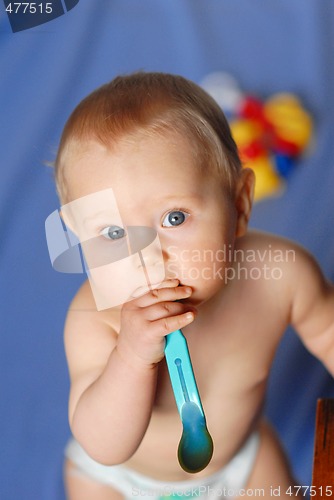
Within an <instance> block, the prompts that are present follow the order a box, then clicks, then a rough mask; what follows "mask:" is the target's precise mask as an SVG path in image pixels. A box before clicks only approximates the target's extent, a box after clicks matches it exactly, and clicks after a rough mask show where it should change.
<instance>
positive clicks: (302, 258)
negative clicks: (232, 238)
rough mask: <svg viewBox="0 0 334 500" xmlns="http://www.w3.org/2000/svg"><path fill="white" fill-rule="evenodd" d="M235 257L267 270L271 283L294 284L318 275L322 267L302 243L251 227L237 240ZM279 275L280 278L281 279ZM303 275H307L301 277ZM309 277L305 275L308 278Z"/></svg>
mask: <svg viewBox="0 0 334 500" xmlns="http://www.w3.org/2000/svg"><path fill="white" fill-rule="evenodd" d="M235 260H236V262H240V261H241V262H242V263H244V264H248V266H249V267H250V268H256V267H261V266H262V267H261V269H262V270H264V271H267V276H270V277H274V279H267V278H266V280H265V281H268V284H269V285H271V284H272V283H273V282H277V283H276V284H277V286H283V287H286V286H291V285H293V286H291V288H295V285H296V282H298V283H301V282H303V281H305V282H307V281H309V280H314V279H317V278H318V277H319V276H320V275H321V270H320V268H319V265H318V263H317V261H316V259H315V258H314V257H313V256H312V255H311V254H310V253H309V252H308V250H307V249H305V248H304V247H303V246H301V245H300V244H298V243H296V242H295V241H293V240H290V239H288V238H284V237H282V236H277V235H275V234H271V233H266V232H261V231H256V230H251V231H249V232H248V233H247V234H246V235H245V236H243V237H242V238H239V240H238V241H237V242H236V246H235ZM277 277H278V278H279V279H277ZM301 277H303V279H301ZM304 278H305V279H304Z"/></svg>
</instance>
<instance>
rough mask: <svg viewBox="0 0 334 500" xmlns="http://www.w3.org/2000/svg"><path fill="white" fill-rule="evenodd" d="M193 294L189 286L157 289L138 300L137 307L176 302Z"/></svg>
mask: <svg viewBox="0 0 334 500" xmlns="http://www.w3.org/2000/svg"><path fill="white" fill-rule="evenodd" d="M191 294H192V289H191V288H190V287H189V286H176V287H171V288H156V289H154V290H151V291H150V292H148V293H146V294H145V295H142V296H141V297H139V298H138V299H137V300H136V306H137V307H148V306H150V305H152V304H157V303H159V302H174V301H175V300H181V299H186V298H188V297H190V295H191Z"/></svg>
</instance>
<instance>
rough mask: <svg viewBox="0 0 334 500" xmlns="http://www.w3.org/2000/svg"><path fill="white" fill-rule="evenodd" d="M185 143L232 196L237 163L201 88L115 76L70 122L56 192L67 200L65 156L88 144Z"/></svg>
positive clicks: (174, 80) (172, 80) (226, 131)
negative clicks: (170, 137) (131, 139)
mask: <svg viewBox="0 0 334 500" xmlns="http://www.w3.org/2000/svg"><path fill="white" fill-rule="evenodd" d="M139 131H140V132H144V133H147V134H150V135H154V134H156V135H157V134H160V135H162V136H164V135H165V134H166V133H168V132H174V133H178V134H180V135H181V137H185V138H187V139H188V142H189V144H190V147H191V149H192V153H193V155H194V157H195V158H196V162H197V163H198V164H199V165H200V167H201V168H203V169H209V168H214V169H215V171H216V172H217V173H219V174H220V175H221V178H222V179H224V180H225V181H227V185H228V187H229V188H230V189H231V190H232V189H233V187H234V184H235V180H236V179H237V177H238V175H239V173H240V170H241V162H240V159H239V156H238V152H237V147H236V144H235V142H234V140H233V138H232V135H231V132H230V128H229V125H228V123H227V120H226V118H225V116H224V113H223V111H222V110H221V108H220V107H219V106H218V104H217V103H216V102H215V101H214V99H212V98H211V97H210V96H209V95H208V94H207V93H206V92H205V91H204V90H203V89H202V88H201V87H199V86H198V85H196V84H195V83H193V82H191V81H189V80H187V79H186V78H183V77H181V76H176V75H170V74H166V73H145V72H138V73H133V74H131V75H126V76H119V77H117V78H115V79H114V80H112V81H111V82H110V83H107V84H105V85H103V86H102V87H99V88H98V89H96V90H95V91H94V92H92V93H91V94H89V95H88V96H87V97H86V98H85V99H83V100H82V101H81V102H80V103H79V105H78V106H77V107H76V108H75V109H74V111H73V113H72V114H71V116H70V117H69V119H68V121H67V123H66V125H65V127H64V130H63V134H62V137H61V141H60V145H59V149H58V154H57V158H56V162H55V179H56V185H57V190H58V194H59V196H60V198H61V199H62V200H64V199H66V182H65V173H64V170H65V166H66V151H68V150H70V149H71V147H72V146H73V145H74V146H79V147H80V145H82V144H84V143H85V142H87V141H90V140H93V141H97V142H98V143H101V144H103V145H105V146H106V147H108V148H110V149H112V148H113V147H114V146H115V145H116V144H117V142H118V141H119V140H120V139H122V138H124V137H126V136H127V135H131V134H135V133H137V132H139Z"/></svg>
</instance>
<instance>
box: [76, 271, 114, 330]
mask: <svg viewBox="0 0 334 500" xmlns="http://www.w3.org/2000/svg"><path fill="white" fill-rule="evenodd" d="M82 313H84V314H82ZM68 316H75V317H76V318H80V319H82V318H89V320H90V321H91V322H95V323H102V324H106V325H108V326H110V327H111V328H112V329H113V330H115V331H117V330H118V324H119V316H120V311H119V310H118V309H116V308H114V309H106V310H103V311H98V310H97V307H96V303H95V299H94V295H93V292H92V289H91V286H90V283H89V280H88V279H87V280H86V281H84V283H83V284H82V285H81V286H80V288H79V290H78V291H77V293H76V294H75V296H74V297H73V299H72V302H71V304H70V306H69V309H68Z"/></svg>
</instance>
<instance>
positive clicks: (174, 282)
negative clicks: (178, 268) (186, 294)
mask: <svg viewBox="0 0 334 500" xmlns="http://www.w3.org/2000/svg"><path fill="white" fill-rule="evenodd" d="M179 283H180V282H179V280H178V279H176V278H175V279H170V280H165V281H162V282H161V283H159V284H158V285H152V289H153V290H157V289H160V288H173V287H176V286H178V285H179ZM147 288H148V287H147V286H140V287H138V288H136V290H135V291H134V292H133V293H132V294H131V299H136V298H138V297H141V296H142V295H145V294H146V293H147Z"/></svg>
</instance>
